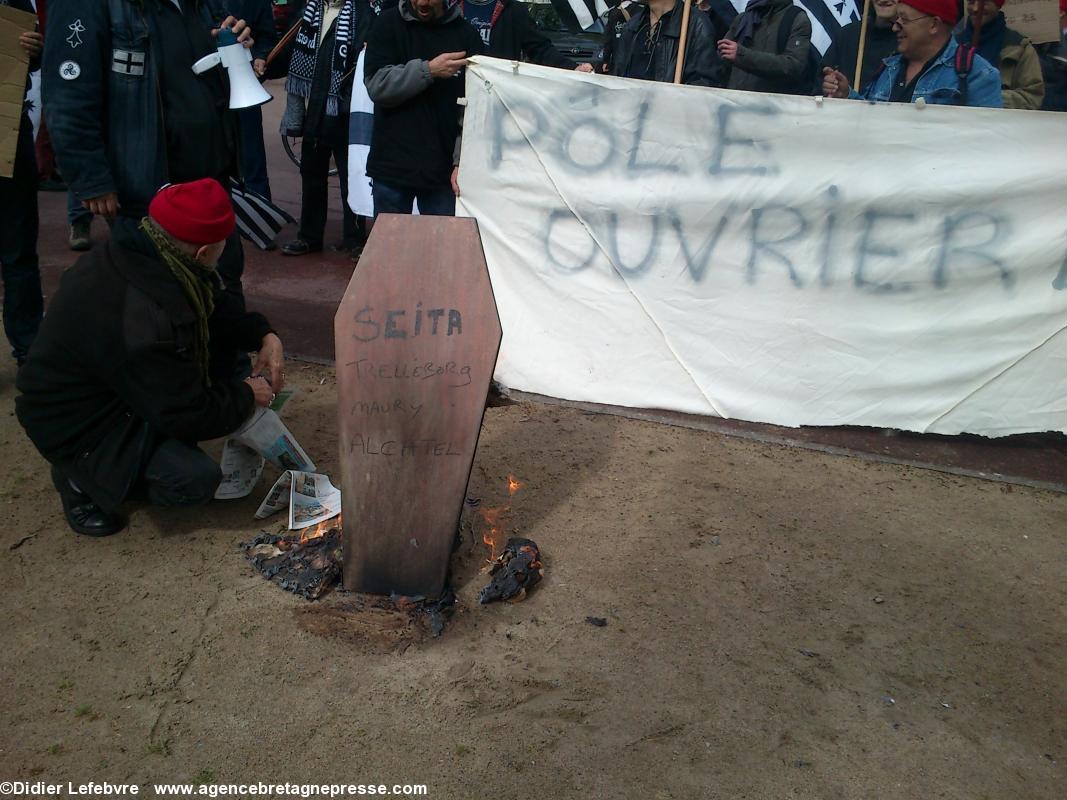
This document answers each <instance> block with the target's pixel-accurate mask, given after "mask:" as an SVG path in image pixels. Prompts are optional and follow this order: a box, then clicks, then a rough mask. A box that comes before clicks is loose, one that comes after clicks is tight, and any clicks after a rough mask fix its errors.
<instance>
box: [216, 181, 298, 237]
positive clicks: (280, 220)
mask: <svg viewBox="0 0 1067 800" xmlns="http://www.w3.org/2000/svg"><path fill="white" fill-rule="evenodd" d="M230 199H231V200H232V201H233V213H234V215H235V216H236V217H237V230H238V231H239V232H240V234H241V236H243V237H244V238H245V239H248V240H249V241H250V242H252V244H254V245H255V246H256V247H258V248H259V249H260V250H266V249H267V248H268V247H269V246H270V245H271V243H273V242H274V237H275V236H277V235H278V232H279V231H280V230H281V229H282V228H284V227H285V225H286V223H291V222H296V220H295V219H293V217H292V216H291V215H290V214H288V213H287V212H285V211H283V210H282V209H280V208H278V206H276V205H274V203H272V202H271V201H270V200H268V199H267V198H265V197H263V196H261V195H258V194H256V193H255V192H253V191H252V190H251V189H249V188H248V187H246V186H245V185H244V184H243V183H241V182H240V181H238V180H237V179H236V178H230Z"/></svg>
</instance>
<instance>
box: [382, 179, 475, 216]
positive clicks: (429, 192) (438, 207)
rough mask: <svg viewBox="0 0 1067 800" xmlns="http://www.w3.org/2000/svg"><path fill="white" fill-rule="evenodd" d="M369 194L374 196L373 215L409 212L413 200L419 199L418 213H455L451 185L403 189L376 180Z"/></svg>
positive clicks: (446, 214)
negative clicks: (437, 187) (439, 187)
mask: <svg viewBox="0 0 1067 800" xmlns="http://www.w3.org/2000/svg"><path fill="white" fill-rule="evenodd" d="M371 194H372V195H373V196H374V216H378V215H379V214H410V213H411V209H412V205H413V204H414V202H415V200H418V201H419V213H420V214H426V215H428V216H434V217H454V216H455V215H456V195H455V193H453V191H452V187H451V186H445V187H444V188H441V189H405V188H402V187H399V186H389V185H387V184H384V183H382V182H381V181H378V180H376V181H374V184H373V186H372V188H371Z"/></svg>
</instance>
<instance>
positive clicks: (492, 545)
mask: <svg viewBox="0 0 1067 800" xmlns="http://www.w3.org/2000/svg"><path fill="white" fill-rule="evenodd" d="M522 487H523V483H522V481H520V480H518V479H517V478H516V477H515V476H514V475H508V497H514V496H515V493H516V492H517V491H519V489H521V488H522ZM509 511H511V505H510V504H508V505H506V506H496V507H495V508H481V509H478V513H479V514H481V516H482V519H483V520H485V524H486V525H487V526H488V527H489V530H487V531H486V532H485V533H483V534H482V541H483V542H485V545H486V547H488V548H489V559H488V561H489V562H493V561H495V560H496V557H497V556H499V555H500V553H501V552H502V551H503V549H504V540H505V539H506V538H507V537H506V536H505V535H504V530H503V528H504V523H503V521H502V520H503V517H504V516H505V515H506V514H507V513H508V512H509Z"/></svg>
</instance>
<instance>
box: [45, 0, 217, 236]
mask: <svg viewBox="0 0 1067 800" xmlns="http://www.w3.org/2000/svg"><path fill="white" fill-rule="evenodd" d="M159 2H169V0H93V2H85V0H50V2H49V4H48V25H47V29H46V31H45V47H44V59H43V64H42V94H43V100H44V102H43V107H44V114H45V118H46V120H47V122H48V132H49V134H50V136H51V138H52V142H53V146H54V148H55V151H56V157H57V159H58V161H59V166H60V169H61V171H62V172H63V177H64V178H65V179H66V181H67V183H68V184H69V185H70V187H71V189H72V190H73V192H74V194H75V195H76V196H77V197H78V198H79V199H81V200H85V199H88V198H91V197H99V196H100V195H103V194H107V193H108V192H117V193H118V196H119V202H120V203H121V205H122V213H125V214H131V215H134V216H141V215H143V214H144V213H146V212H147V208H148V201H149V200H150V199H151V198H152V196H153V195H154V194H155V193H156V190H157V189H158V188H159V187H160V186H161V185H162V184H164V183H165V182H166V180H167V155H166V137H165V135H164V129H163V116H162V108H161V103H160V89H159V80H158V75H159V72H160V70H161V69H163V68H164V65H162V64H159V63H157V59H156V56H157V53H156V50H155V49H154V48H153V47H152V40H153V38H154V35H156V34H155V31H156V26H157V19H156V14H155V11H154V9H155V6H156V4H157V3H159ZM186 2H187V3H194V4H195V7H196V10H197V13H198V14H199V15H200V17H201V19H202V20H203V23H204V27H205V28H211V27H214V26H215V25H217V24H218V22H220V21H221V19H222V12H221V10H220V7H219V6H220V4H219V3H218V2H217V0H186ZM169 68H171V69H177V68H184V69H188V68H189V67H188V66H187V65H181V66H180V67H177V66H174V65H170V66H169Z"/></svg>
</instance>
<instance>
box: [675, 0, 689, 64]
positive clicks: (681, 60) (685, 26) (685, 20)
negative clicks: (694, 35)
mask: <svg viewBox="0 0 1067 800" xmlns="http://www.w3.org/2000/svg"><path fill="white" fill-rule="evenodd" d="M692 9H693V0H684V7H683V8H682V34H681V39H679V41H678V61H677V63H676V64H675V65H674V82H675V83H681V82H682V69H683V68H684V67H685V45H686V42H687V41H688V39H689V14H690V12H691V11H692Z"/></svg>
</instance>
